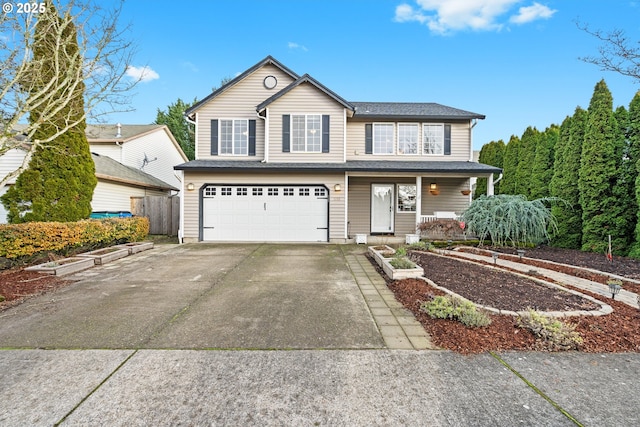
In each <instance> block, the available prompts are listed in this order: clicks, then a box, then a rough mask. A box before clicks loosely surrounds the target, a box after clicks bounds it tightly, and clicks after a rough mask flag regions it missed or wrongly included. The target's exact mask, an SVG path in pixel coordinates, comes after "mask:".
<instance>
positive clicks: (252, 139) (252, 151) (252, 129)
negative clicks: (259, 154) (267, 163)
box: [249, 120, 256, 156]
mask: <svg viewBox="0 0 640 427" xmlns="http://www.w3.org/2000/svg"><path fill="white" fill-rule="evenodd" d="M249 155H250V156H255V155H256V121H255V120H249Z"/></svg>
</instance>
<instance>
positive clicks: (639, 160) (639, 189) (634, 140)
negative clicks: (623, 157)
mask: <svg viewBox="0 0 640 427" xmlns="http://www.w3.org/2000/svg"><path fill="white" fill-rule="evenodd" d="M628 124H629V127H628V131H627V138H628V140H629V156H630V158H631V159H630V160H631V162H632V163H634V165H635V167H636V181H635V196H636V205H637V206H640V91H638V92H636V95H635V96H634V97H633V99H632V100H631V103H630V104H629V122H628ZM634 235H635V241H634V242H633V246H632V247H631V250H630V251H629V256H632V257H634V258H640V210H638V211H637V218H636V227H635V233H634Z"/></svg>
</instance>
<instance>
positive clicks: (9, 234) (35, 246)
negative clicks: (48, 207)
mask: <svg viewBox="0 0 640 427" xmlns="http://www.w3.org/2000/svg"><path fill="white" fill-rule="evenodd" d="M148 233H149V220H148V219H147V218H144V217H134V218H108V219H102V220H82V221H77V222H29V223H25V224H2V225H0V257H2V258H7V259H18V258H23V257H33V256H35V255H38V254H44V253H56V254H63V255H66V254H67V253H69V252H70V251H72V250H73V249H77V248H99V247H105V246H109V245H111V244H119V243H126V242H136V241H140V240H143V239H144V238H145V237H146V236H147V234H148Z"/></svg>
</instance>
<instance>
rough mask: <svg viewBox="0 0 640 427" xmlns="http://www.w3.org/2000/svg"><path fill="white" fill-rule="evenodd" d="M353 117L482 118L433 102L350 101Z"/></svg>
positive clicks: (478, 115) (476, 114) (481, 115)
mask: <svg viewBox="0 0 640 427" xmlns="http://www.w3.org/2000/svg"><path fill="white" fill-rule="evenodd" d="M351 104H352V105H353V106H354V107H355V108H356V112H355V114H354V117H360V118H367V119H376V118H381V119H382V118H396V119H448V120H451V119H460V120H470V119H483V120H484V118H485V116H484V115H483V114H478V113H472V112H471V111H465V110H460V109H458V108H453V107H448V106H446V105H442V104H436V103H435V102H420V103H418V102H351Z"/></svg>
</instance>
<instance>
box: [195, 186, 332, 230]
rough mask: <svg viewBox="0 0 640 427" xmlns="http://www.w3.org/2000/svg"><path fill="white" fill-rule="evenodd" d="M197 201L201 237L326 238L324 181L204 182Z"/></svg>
mask: <svg viewBox="0 0 640 427" xmlns="http://www.w3.org/2000/svg"><path fill="white" fill-rule="evenodd" d="M202 202H203V203H202V219H203V221H202V238H203V240H205V241H207V240H209V241H234V242H326V241H328V237H329V195H328V191H327V189H326V188H325V187H324V186H317V185H315V186H314V185H308V186H275V185H274V186H257V185H208V186H207V187H205V188H204V189H203V193H202Z"/></svg>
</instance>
